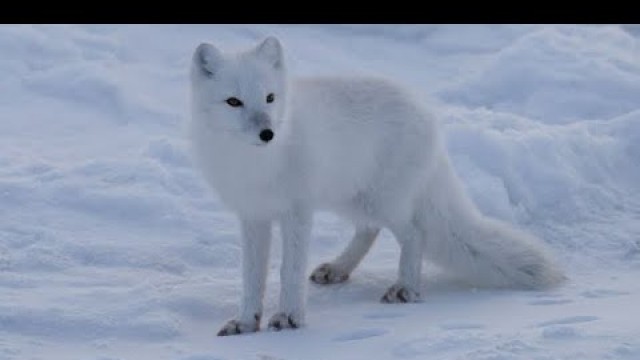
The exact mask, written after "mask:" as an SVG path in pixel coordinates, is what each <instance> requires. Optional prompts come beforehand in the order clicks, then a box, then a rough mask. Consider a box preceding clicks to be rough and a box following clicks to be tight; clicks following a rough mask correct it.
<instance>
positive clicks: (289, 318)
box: [287, 316, 298, 329]
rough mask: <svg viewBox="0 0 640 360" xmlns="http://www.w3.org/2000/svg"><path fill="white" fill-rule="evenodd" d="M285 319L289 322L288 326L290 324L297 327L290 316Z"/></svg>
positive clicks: (293, 327) (294, 327)
mask: <svg viewBox="0 0 640 360" xmlns="http://www.w3.org/2000/svg"><path fill="white" fill-rule="evenodd" d="M287 321H288V322H289V326H291V328H292V329H297V328H298V324H296V323H295V322H294V321H293V320H292V319H291V316H288V317H287Z"/></svg>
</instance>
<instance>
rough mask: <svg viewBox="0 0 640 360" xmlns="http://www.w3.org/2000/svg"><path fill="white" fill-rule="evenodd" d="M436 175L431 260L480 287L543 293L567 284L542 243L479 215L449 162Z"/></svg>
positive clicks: (429, 224) (428, 226) (429, 228)
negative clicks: (436, 189)
mask: <svg viewBox="0 0 640 360" xmlns="http://www.w3.org/2000/svg"><path fill="white" fill-rule="evenodd" d="M438 174H439V176H437V178H436V179H434V182H433V183H432V186H438V187H439V188H440V189H441V191H440V192H439V194H440V195H437V196H436V197H431V198H430V199H429V201H427V203H426V204H427V207H428V208H427V209H426V210H427V211H426V214H427V217H428V219H425V229H424V230H425V235H426V236H425V241H426V242H425V248H424V253H425V257H426V258H427V259H428V260H430V261H432V262H434V263H435V264H437V265H439V266H441V267H443V268H444V269H445V271H448V272H453V273H454V274H456V275H458V276H460V277H462V278H463V279H465V280H467V281H469V282H471V284H472V285H474V286H478V287H494V288H495V287H497V288H505V287H508V288H523V289H540V288H545V287H550V286H553V285H556V284H558V283H560V282H562V281H563V280H564V279H565V276H564V275H563V272H562V271H561V269H560V268H559V266H558V265H557V263H556V262H555V261H554V259H553V258H552V256H551V254H550V253H549V252H548V251H547V249H546V248H545V246H544V244H543V242H542V241H541V240H539V239H537V238H536V237H535V236H533V235H530V234H527V233H525V232H524V231H521V230H519V229H517V228H515V227H513V226H510V225H509V224H507V223H505V222H502V221H498V220H495V219H490V218H487V217H486V216H483V215H481V214H480V212H479V211H478V210H477V209H476V207H475V206H474V204H473V203H471V201H470V199H469V198H468V196H467V195H466V194H465V192H464V189H463V188H462V186H461V184H460V182H459V180H458V179H457V177H456V176H455V174H454V172H453V170H452V169H451V165H450V164H449V161H448V159H446V160H445V161H444V162H443V163H442V164H441V169H440V171H439V172H438ZM429 209H431V211H428V210H429ZM436 209H437V210H436Z"/></svg>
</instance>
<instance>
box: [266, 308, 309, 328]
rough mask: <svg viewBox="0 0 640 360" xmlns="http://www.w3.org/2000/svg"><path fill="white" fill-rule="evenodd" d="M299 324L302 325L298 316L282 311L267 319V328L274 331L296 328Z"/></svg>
mask: <svg viewBox="0 0 640 360" xmlns="http://www.w3.org/2000/svg"><path fill="white" fill-rule="evenodd" d="M300 325H302V321H301V319H300V318H299V317H297V316H294V315H291V314H286V313H283V312H279V313H277V314H275V315H273V316H272V317H271V319H270V320H269V329H270V330H275V331H280V330H282V329H297V328H299V327H300Z"/></svg>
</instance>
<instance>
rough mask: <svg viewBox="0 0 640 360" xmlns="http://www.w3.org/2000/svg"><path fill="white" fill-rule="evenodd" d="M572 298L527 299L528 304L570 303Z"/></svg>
mask: <svg viewBox="0 0 640 360" xmlns="http://www.w3.org/2000/svg"><path fill="white" fill-rule="evenodd" d="M572 302H573V300H569V299H540V300H533V301H529V302H528V304H529V305H562V304H569V303H572Z"/></svg>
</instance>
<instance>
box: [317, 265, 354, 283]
mask: <svg viewBox="0 0 640 360" xmlns="http://www.w3.org/2000/svg"><path fill="white" fill-rule="evenodd" d="M348 278H349V273H346V272H344V271H342V270H340V269H338V268H336V267H335V265H333V264H331V263H325V264H320V265H319V266H318V267H317V268H316V269H315V270H313V272H312V273H311V276H309V279H310V280H311V281H313V282H314V283H316V284H322V285H326V284H338V283H341V282H345V281H346V280H347V279H348Z"/></svg>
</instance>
